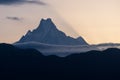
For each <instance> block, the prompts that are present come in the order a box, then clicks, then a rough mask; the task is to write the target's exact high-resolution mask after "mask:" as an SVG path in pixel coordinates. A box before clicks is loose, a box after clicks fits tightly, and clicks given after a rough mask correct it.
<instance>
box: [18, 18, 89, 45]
mask: <svg viewBox="0 0 120 80" xmlns="http://www.w3.org/2000/svg"><path fill="white" fill-rule="evenodd" d="M23 42H40V43H45V44H55V45H88V44H87V42H86V41H85V40H84V39H83V38H82V37H78V38H76V39H74V38H72V37H70V36H66V34H65V33H64V32H62V31H60V30H58V29H57V27H56V25H55V24H54V23H53V22H52V20H51V19H50V18H48V19H46V20H45V19H42V20H41V21H40V24H39V26H38V28H37V29H35V30H33V31H30V30H29V31H28V32H27V33H26V35H25V36H23V37H22V38H21V39H20V40H19V41H18V42H17V43H23Z"/></svg>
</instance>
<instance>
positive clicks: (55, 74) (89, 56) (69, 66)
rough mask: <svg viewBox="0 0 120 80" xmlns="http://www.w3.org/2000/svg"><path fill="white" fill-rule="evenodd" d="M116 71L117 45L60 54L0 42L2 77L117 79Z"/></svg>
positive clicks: (118, 67)
mask: <svg viewBox="0 0 120 80" xmlns="http://www.w3.org/2000/svg"><path fill="white" fill-rule="evenodd" d="M119 73H120V49H116V48H111V49H107V50H104V51H89V52H86V53H81V54H74V55H70V56H67V57H64V58H61V57H57V56H43V55H42V54H41V53H40V52H38V51H37V50H35V49H20V48H17V47H15V46H13V45H10V44H0V78H1V77H3V78H4V80H5V79H6V80H8V79H11V78H15V80H41V79H42V80H48V79H50V80H51V79H52V80H58V79H60V80H66V79H67V80H68V79H78V80H111V79H112V80H116V79H118V80H119V79H120V78H119V76H120V74H119ZM12 80H13V79H12Z"/></svg>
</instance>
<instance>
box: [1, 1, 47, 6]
mask: <svg viewBox="0 0 120 80" xmlns="http://www.w3.org/2000/svg"><path fill="white" fill-rule="evenodd" d="M20 4H38V5H46V3H44V2H42V1H40V0H0V5H20Z"/></svg>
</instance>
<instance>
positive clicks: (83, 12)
mask: <svg viewBox="0 0 120 80" xmlns="http://www.w3.org/2000/svg"><path fill="white" fill-rule="evenodd" d="M49 17H50V18H52V20H53V21H54V23H55V24H56V25H57V26H58V28H59V29H60V30H62V31H65V32H66V33H67V34H68V35H70V36H74V37H77V36H82V37H83V38H84V39H85V40H86V41H87V42H88V43H90V44H97V43H108V42H114V43H120V37H119V35H120V0H0V42H7V43H13V42H15V41H17V40H19V39H20V37H21V36H22V35H24V34H25V33H26V32H27V31H28V30H33V29H35V28H36V27H37V26H38V24H39V22H40V19H41V18H49Z"/></svg>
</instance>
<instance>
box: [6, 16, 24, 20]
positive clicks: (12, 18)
mask: <svg viewBox="0 0 120 80" xmlns="http://www.w3.org/2000/svg"><path fill="white" fill-rule="evenodd" d="M6 19H9V20H14V21H21V20H22V18H19V17H9V16H8V17H6Z"/></svg>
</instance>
